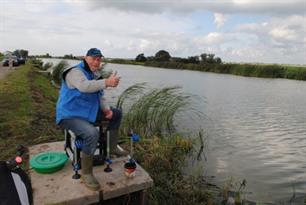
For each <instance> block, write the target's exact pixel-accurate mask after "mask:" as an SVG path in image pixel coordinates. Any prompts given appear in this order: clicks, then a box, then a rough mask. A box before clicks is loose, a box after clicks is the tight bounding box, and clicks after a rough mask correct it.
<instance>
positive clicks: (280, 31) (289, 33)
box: [269, 28, 297, 40]
mask: <svg viewBox="0 0 306 205" xmlns="http://www.w3.org/2000/svg"><path fill="white" fill-rule="evenodd" d="M269 34H270V35H271V36H272V38H274V39H279V40H296V39H297V34H296V32H295V31H294V30H290V29H287V28H274V29H272V30H271V31H270V32H269Z"/></svg>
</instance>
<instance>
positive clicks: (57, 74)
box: [52, 60, 69, 85]
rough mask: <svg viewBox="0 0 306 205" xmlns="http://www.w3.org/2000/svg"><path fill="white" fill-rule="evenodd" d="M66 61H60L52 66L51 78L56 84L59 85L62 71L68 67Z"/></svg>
mask: <svg viewBox="0 0 306 205" xmlns="http://www.w3.org/2000/svg"><path fill="white" fill-rule="evenodd" d="M68 66H69V65H68V63H67V61H64V60H62V61H60V62H59V63H58V64H57V65H55V66H54V68H53V71H52V80H53V81H54V82H55V83H56V84H57V85H60V83H61V81H62V74H63V71H64V70H65V69H66V68H67V67H68Z"/></svg>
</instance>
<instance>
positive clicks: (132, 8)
mask: <svg viewBox="0 0 306 205" xmlns="http://www.w3.org/2000/svg"><path fill="white" fill-rule="evenodd" d="M90 8H91V9H101V8H115V9H118V10H122V11H127V12H142V13H163V12H169V11H171V12H174V13H181V14H186V13H191V12H194V11H199V10H202V11H203V10H206V11H212V12H216V13H274V14H279V15H284V14H303V13H304V12H305V1H304V0H282V1H279V0H269V1H258V0H218V1H196V0H192V1H190V0H180V1H178V0H167V1H164V0H146V1H143V0H125V1H119V0H113V1H109V0H101V1H90Z"/></svg>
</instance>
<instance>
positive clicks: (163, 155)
mask: <svg viewBox="0 0 306 205" xmlns="http://www.w3.org/2000/svg"><path fill="white" fill-rule="evenodd" d="M156 93H165V92H164V91H163V92H156V91H154V92H152V94H154V95H156ZM57 95H58V90H57V89H56V88H55V87H53V86H52V85H51V83H50V80H49V79H48V78H47V77H45V76H43V75H42V74H40V72H38V70H37V68H35V67H34V66H33V65H32V64H27V65H25V66H21V67H18V69H17V70H15V71H14V72H12V73H11V74H10V75H8V76H6V78H5V79H3V80H2V81H0V110H1V116H0V139H1V140H0V149H1V150H2V151H1V154H0V159H1V160H6V159H7V158H9V157H10V156H11V155H13V154H14V153H15V147H16V145H18V144H23V145H25V146H31V145H34V144H38V143H42V142H52V141H58V140H63V135H62V132H61V131H60V130H59V129H58V128H57V126H55V122H54V117H55V103H56V99H57ZM163 96H164V94H163ZM173 98H176V95H173ZM145 99H147V98H145ZM156 100H157V101H158V98H157V99H156ZM179 100H180V99H179ZM120 104H121V105H122V104H124V103H123V101H121V102H120ZM132 107H133V106H132ZM153 113H154V112H152V114H153ZM171 115H172V114H171V113H169V115H168V116H169V117H171ZM127 116H129V117H131V115H127ZM125 119H127V118H125ZM134 119H135V118H134ZM127 120H128V119H127ZM169 120H170V119H169ZM133 123H136V122H133ZM141 123H142V122H141ZM168 123H171V121H168ZM153 124H154V123H153ZM153 124H152V123H151V129H153V128H154V130H155V129H157V130H158V132H155V131H152V130H151V131H152V132H151V131H150V132H147V133H160V128H162V129H164V128H163V126H162V127H161V126H160V125H159V124H156V125H154V126H153ZM125 125H126V126H130V125H131V124H126V123H123V127H122V128H123V130H127V129H128V128H130V127H124V126H125ZM133 126H135V124H133ZM122 132H124V131H122ZM135 146H136V147H135V159H136V160H137V161H138V162H139V163H140V164H141V165H142V166H143V167H144V168H145V169H146V170H147V171H148V172H149V174H150V175H151V176H152V178H153V180H154V187H153V188H151V189H150V190H149V192H148V196H149V197H148V200H149V202H150V204H154V205H155V204H156V205H157V204H182V205H183V204H190V202H191V203H192V204H212V197H211V194H210V193H209V190H208V188H207V186H206V184H205V183H203V182H204V181H203V179H202V178H201V176H200V175H199V178H198V177H195V176H194V175H192V174H193V173H190V175H189V174H187V175H186V174H184V172H183V170H182V168H183V167H184V166H186V160H188V159H189V157H190V155H192V153H193V151H194V149H195V147H194V141H193V140H191V139H189V138H182V137H180V136H177V135H167V136H165V137H162V136H157V135H152V134H150V135H147V136H146V137H142V139H141V141H140V142H139V143H137V144H135ZM127 147H128V146H127Z"/></svg>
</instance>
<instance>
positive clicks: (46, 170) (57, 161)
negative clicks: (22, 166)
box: [30, 152, 68, 174]
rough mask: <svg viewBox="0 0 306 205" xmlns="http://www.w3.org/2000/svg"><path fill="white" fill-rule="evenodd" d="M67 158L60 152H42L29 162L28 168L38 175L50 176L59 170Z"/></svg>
mask: <svg viewBox="0 0 306 205" xmlns="http://www.w3.org/2000/svg"><path fill="white" fill-rule="evenodd" d="M67 160H68V157H67V155H66V154H65V153H62V152H43V153H40V154H38V155H35V156H34V157H32V159H31V160H30V166H31V167H32V168H33V169H34V170H35V171H36V172H38V173H42V174H50V173H53V172H56V171H58V170H61V169H62V168H63V167H64V165H65V163H66V161H67Z"/></svg>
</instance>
